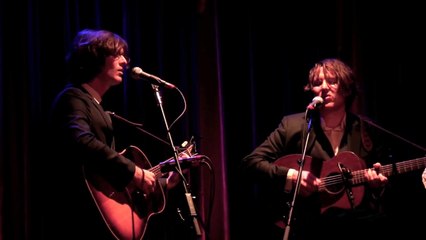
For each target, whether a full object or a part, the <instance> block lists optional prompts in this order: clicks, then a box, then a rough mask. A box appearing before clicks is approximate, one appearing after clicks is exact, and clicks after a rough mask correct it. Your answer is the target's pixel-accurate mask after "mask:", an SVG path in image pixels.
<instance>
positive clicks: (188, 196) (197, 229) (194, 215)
mask: <svg viewBox="0 0 426 240" xmlns="http://www.w3.org/2000/svg"><path fill="white" fill-rule="evenodd" d="M151 86H152V89H154V91H155V96H156V97H157V102H158V106H159V107H160V110H161V114H162V116H163V120H164V124H165V126H166V130H167V137H168V139H169V141H170V146H171V147H172V148H173V153H174V155H173V157H174V159H175V162H176V168H177V171H178V173H179V174H180V176H181V177H182V179H183V186H184V189H185V198H186V201H187V203H188V209H189V211H190V214H191V217H192V222H193V225H194V229H195V233H196V235H197V236H201V230H200V226H199V223H198V219H197V212H196V210H195V207H194V203H193V201H192V196H191V192H190V191H189V188H188V186H187V182H186V180H185V177H184V175H183V173H182V168H181V166H180V163H179V157H178V154H179V153H178V150H177V149H176V148H175V147H174V146H175V145H174V143H173V138H172V135H171V133H170V128H169V124H168V123H167V118H166V114H165V113H164V108H163V101H162V99H161V94H160V91H159V87H158V86H157V85H155V84H151Z"/></svg>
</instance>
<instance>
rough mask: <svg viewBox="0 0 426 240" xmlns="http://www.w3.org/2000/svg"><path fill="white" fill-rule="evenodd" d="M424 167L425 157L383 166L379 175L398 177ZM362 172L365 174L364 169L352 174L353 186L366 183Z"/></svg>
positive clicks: (425, 165) (425, 163) (425, 164)
mask: <svg viewBox="0 0 426 240" xmlns="http://www.w3.org/2000/svg"><path fill="white" fill-rule="evenodd" d="M425 167H426V157H421V158H416V159H411V160H407V161H403V162H397V163H394V164H387V165H383V166H382V167H381V168H380V173H381V174H383V175H384V176H386V177H388V176H392V175H398V174H402V173H408V172H411V171H415V170H419V169H423V168H425ZM372 169H373V168H372ZM364 172H365V169H364V170H358V171H354V172H353V173H352V176H353V177H352V179H351V181H352V184H353V185H358V184H362V183H364V182H366V181H367V179H366V178H365V175H364Z"/></svg>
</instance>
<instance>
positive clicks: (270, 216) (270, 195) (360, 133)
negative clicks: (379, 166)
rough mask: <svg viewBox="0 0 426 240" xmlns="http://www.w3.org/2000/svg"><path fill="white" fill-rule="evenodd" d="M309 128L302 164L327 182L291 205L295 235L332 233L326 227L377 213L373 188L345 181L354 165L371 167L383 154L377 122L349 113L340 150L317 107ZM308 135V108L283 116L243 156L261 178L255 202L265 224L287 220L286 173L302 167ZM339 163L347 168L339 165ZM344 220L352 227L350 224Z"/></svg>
mask: <svg viewBox="0 0 426 240" xmlns="http://www.w3.org/2000/svg"><path fill="white" fill-rule="evenodd" d="M311 129H312V130H311V131H310V134H309V142H308V144H307V148H306V156H307V157H306V158H305V159H306V160H305V162H304V166H303V169H304V170H309V171H311V172H312V173H313V174H314V175H316V176H317V177H320V178H322V180H323V182H324V183H325V188H323V190H324V191H320V192H318V193H316V194H313V195H312V196H310V197H306V198H304V197H300V196H297V197H296V201H295V204H296V205H295V208H294V211H293V217H294V219H295V220H294V219H293V220H294V221H293V220H292V222H291V223H292V224H291V226H292V229H291V231H292V234H294V235H296V236H297V239H310V237H312V238H315V239H319V238H318V236H321V235H320V232H321V231H324V232H326V234H325V235H324V237H330V236H331V235H330V234H329V233H331V232H330V231H328V230H325V229H326V227H328V226H330V227H331V229H335V228H337V229H338V228H339V227H338V225H337V223H338V224H343V223H344V222H345V221H348V222H349V221H353V219H357V220H355V221H358V219H365V218H366V217H368V218H370V217H371V216H373V215H375V214H378V213H379V211H378V210H379V209H380V208H379V206H378V201H377V198H376V197H377V196H376V194H377V193H376V192H375V191H371V192H370V190H369V189H368V188H367V187H365V186H364V185H362V184H361V185H359V186H356V187H347V188H346V187H345V183H349V182H350V181H352V179H349V178H351V176H352V175H354V174H352V173H353V172H354V170H361V169H365V168H367V167H372V164H373V163H375V162H380V161H381V160H384V159H383V155H382V153H381V149H382V147H381V146H382V145H381V143H380V142H381V140H380V139H379V135H378V134H377V133H375V131H374V128H371V127H370V126H368V125H367V124H366V122H364V121H362V120H361V119H360V117H358V116H356V115H354V114H351V113H348V114H347V117H346V127H345V130H344V135H343V137H342V141H341V142H340V148H339V153H338V154H337V155H336V156H335V155H334V152H333V150H332V147H331V144H330V143H329V141H328V138H327V137H326V135H325V134H324V132H323V130H322V128H321V123H320V118H319V115H318V113H316V112H313V113H312V128H311ZM306 136H307V120H306V119H305V114H304V113H298V114H293V115H288V116H285V117H283V119H282V121H281V122H280V124H279V125H278V127H277V128H276V129H275V130H274V131H273V132H272V133H270V135H269V136H268V137H267V138H266V139H265V141H264V142H262V143H261V144H260V145H259V146H258V147H257V148H255V149H254V150H253V151H252V152H251V153H250V154H248V155H247V156H245V157H244V159H243V161H242V165H241V167H242V171H243V173H244V174H245V176H246V177H247V179H248V180H249V181H252V182H253V183H255V184H257V186H258V187H257V191H258V192H257V195H258V196H261V197H259V201H258V204H259V206H255V208H257V209H258V210H259V212H260V217H259V218H261V219H262V222H263V223H262V224H266V225H267V224H270V225H276V223H279V224H284V225H280V226H281V228H284V227H285V226H286V223H287V221H288V218H287V216H288V213H289V209H290V207H289V206H290V203H291V201H292V199H293V196H294V193H293V192H290V193H286V192H284V186H285V183H286V176H287V172H288V169H289V168H294V169H296V170H299V164H298V162H299V161H300V160H301V157H302V152H303V145H304V143H305V141H306V140H305V139H306ZM271 163H272V164H271ZM339 164H340V165H341V168H342V169H343V170H340V169H339ZM342 172H346V173H345V174H342ZM355 176H356V177H358V178H360V179H363V176H364V175H363V173H362V172H361V171H360V172H359V174H355ZM347 178H348V179H347ZM373 192H374V193H373ZM350 199H353V200H350ZM347 219H350V220H347ZM277 221H278V222H277ZM293 224H294V225H293ZM343 225H345V227H349V225H350V224H349V223H348V224H343ZM350 227H351V228H350V229H352V228H356V227H355V226H350ZM333 231H334V230H333ZM357 231H359V229H357ZM281 237H282V235H281ZM342 239H344V238H342Z"/></svg>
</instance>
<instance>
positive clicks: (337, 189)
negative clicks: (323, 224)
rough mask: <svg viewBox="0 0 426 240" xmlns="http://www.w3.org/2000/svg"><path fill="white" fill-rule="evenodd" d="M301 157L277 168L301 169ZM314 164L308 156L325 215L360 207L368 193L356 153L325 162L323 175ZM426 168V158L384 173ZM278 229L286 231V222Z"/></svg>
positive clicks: (393, 166)
mask: <svg viewBox="0 0 426 240" xmlns="http://www.w3.org/2000/svg"><path fill="white" fill-rule="evenodd" d="M301 157H302V156H301V154H290V155H286V156H284V157H281V158H279V159H277V160H276V161H275V162H274V164H276V165H279V166H285V167H289V168H294V169H299V162H300V160H301ZM316 164H317V163H315V162H314V161H312V157H310V156H306V157H305V163H304V167H305V169H307V170H308V169H309V170H310V171H311V170H312V173H313V174H314V175H315V176H317V177H319V178H320V179H321V182H322V183H321V185H320V186H319V188H318V193H319V196H320V206H321V213H324V212H325V211H326V210H327V209H329V208H340V209H351V208H355V207H357V206H359V204H360V203H361V201H362V199H363V197H364V191H365V183H366V182H367V179H366V177H365V171H366V170H368V168H365V163H364V161H362V160H361V159H360V158H359V157H358V156H357V155H356V154H355V153H353V152H350V151H345V152H341V153H339V154H337V155H336V156H335V157H333V158H332V159H330V160H327V161H324V162H322V167H320V168H319V169H320V171H319V173H318V172H315V170H313V169H318V165H316ZM425 167H426V157H421V158H416V159H411V160H407V161H402V162H397V163H394V164H388V165H382V167H381V168H380V173H382V174H383V175H384V176H386V177H388V176H392V175H397V174H402V173H407V172H411V171H414V170H419V169H424V168H425ZM277 225H278V226H280V227H282V228H284V227H285V224H284V223H283V222H282V221H279V222H277Z"/></svg>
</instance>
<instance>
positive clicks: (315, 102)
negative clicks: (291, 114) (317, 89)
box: [306, 96, 324, 110]
mask: <svg viewBox="0 0 426 240" xmlns="http://www.w3.org/2000/svg"><path fill="white" fill-rule="evenodd" d="M323 103H324V99H322V97H320V96H316V97H314V98H313V99H312V102H311V103H309V105H308V106H307V107H306V108H307V109H308V110H315V109H317V108H318V107H320V106H321V105H322V104H323Z"/></svg>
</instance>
